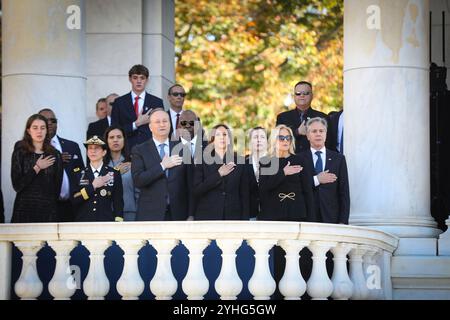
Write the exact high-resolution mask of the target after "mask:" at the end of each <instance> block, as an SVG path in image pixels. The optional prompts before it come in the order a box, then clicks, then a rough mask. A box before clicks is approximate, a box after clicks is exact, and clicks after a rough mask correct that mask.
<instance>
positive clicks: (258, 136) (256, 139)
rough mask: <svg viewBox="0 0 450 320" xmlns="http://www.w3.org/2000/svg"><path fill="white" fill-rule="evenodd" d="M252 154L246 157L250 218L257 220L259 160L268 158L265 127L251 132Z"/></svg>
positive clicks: (258, 207) (258, 210) (256, 128)
mask: <svg viewBox="0 0 450 320" xmlns="http://www.w3.org/2000/svg"><path fill="white" fill-rule="evenodd" d="M249 139H250V143H249V146H250V154H249V155H248V156H246V157H245V166H246V168H247V174H248V180H249V193H250V206H249V208H250V218H251V219H255V218H257V217H258V216H259V212H260V205H261V203H260V197H259V170H260V168H259V160H260V159H261V158H263V157H265V156H267V134H266V130H265V129H264V128H263V127H255V128H253V129H251V130H250V133H249Z"/></svg>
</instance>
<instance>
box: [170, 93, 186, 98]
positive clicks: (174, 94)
mask: <svg viewBox="0 0 450 320" xmlns="http://www.w3.org/2000/svg"><path fill="white" fill-rule="evenodd" d="M171 95H172V96H174V97H183V98H184V97H186V93H184V92H172V93H171Z"/></svg>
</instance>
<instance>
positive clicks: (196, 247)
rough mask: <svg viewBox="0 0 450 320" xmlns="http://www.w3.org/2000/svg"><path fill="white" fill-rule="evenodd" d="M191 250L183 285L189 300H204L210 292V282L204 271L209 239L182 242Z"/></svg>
mask: <svg viewBox="0 0 450 320" xmlns="http://www.w3.org/2000/svg"><path fill="white" fill-rule="evenodd" d="M182 241H183V244H184V245H185V246H186V248H187V249H188V250H189V268H188V272H187V274H186V277H185V278H184V279H183V282H182V284H181V286H182V288H183V291H184V293H186V294H187V298H188V300H203V296H204V295H205V294H206V293H207V292H208V289H209V281H208V279H207V278H206V275H205V272H204V270H203V250H205V248H206V247H207V246H208V245H209V243H210V240H207V239H188V240H182Z"/></svg>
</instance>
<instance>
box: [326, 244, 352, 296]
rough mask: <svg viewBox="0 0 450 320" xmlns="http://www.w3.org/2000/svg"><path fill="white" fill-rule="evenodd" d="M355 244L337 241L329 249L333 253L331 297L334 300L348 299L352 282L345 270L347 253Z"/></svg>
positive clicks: (350, 294)
mask: <svg viewBox="0 0 450 320" xmlns="http://www.w3.org/2000/svg"><path fill="white" fill-rule="evenodd" d="M355 247H356V245H354V244H349V243H339V244H338V245H337V246H336V247H334V248H332V249H331V252H332V253H333V262H334V267H333V276H332V277H331V282H333V293H332V295H331V297H332V298H333V299H335V300H348V299H350V297H351V296H352V293H353V283H352V281H351V280H350V277H349V275H348V270H347V254H348V253H349V252H350V250H352V249H353V248H355Z"/></svg>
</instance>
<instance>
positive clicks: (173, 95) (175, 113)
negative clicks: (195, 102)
mask: <svg viewBox="0 0 450 320" xmlns="http://www.w3.org/2000/svg"><path fill="white" fill-rule="evenodd" d="M185 97H186V91H184V88H183V86H182V85H181V84H178V83H176V84H174V85H173V86H171V87H170V88H169V92H168V93H167V99H168V100H169V103H170V108H169V111H168V113H169V116H170V123H171V126H170V133H169V137H170V138H171V139H178V137H176V133H177V131H176V129H179V128H180V117H181V115H182V114H183V104H184V98H185Z"/></svg>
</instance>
